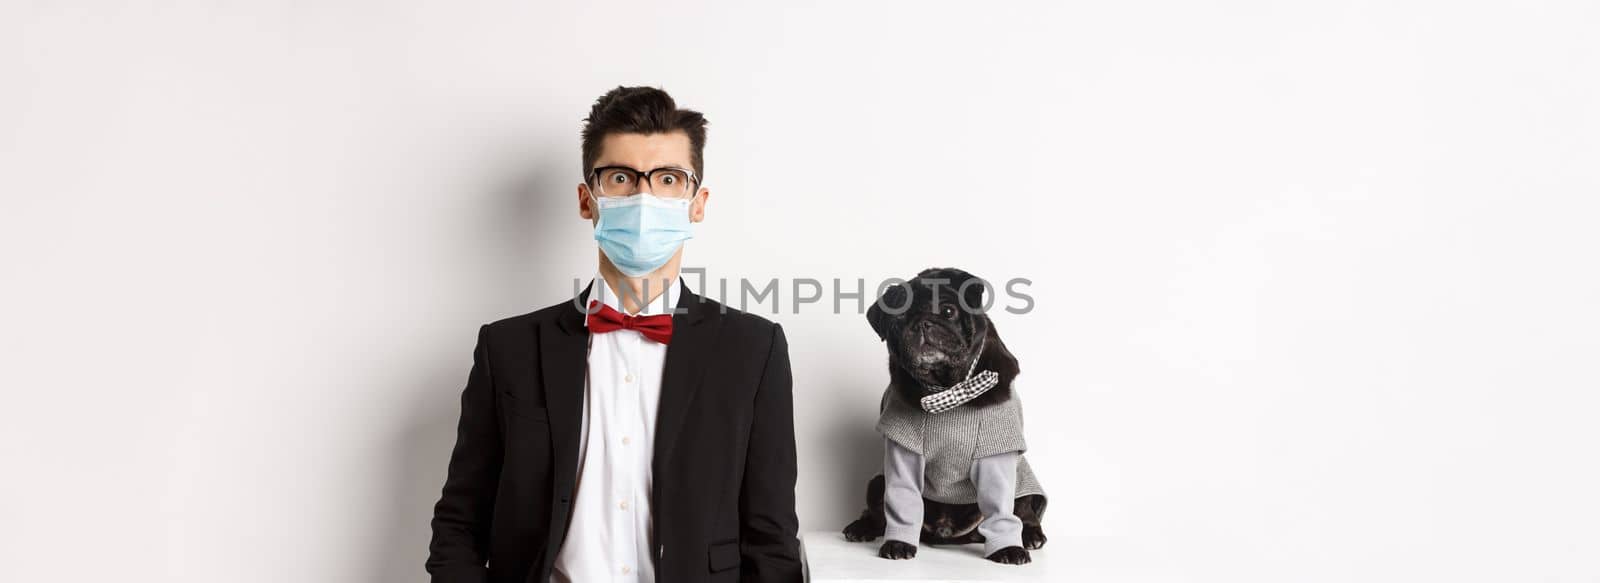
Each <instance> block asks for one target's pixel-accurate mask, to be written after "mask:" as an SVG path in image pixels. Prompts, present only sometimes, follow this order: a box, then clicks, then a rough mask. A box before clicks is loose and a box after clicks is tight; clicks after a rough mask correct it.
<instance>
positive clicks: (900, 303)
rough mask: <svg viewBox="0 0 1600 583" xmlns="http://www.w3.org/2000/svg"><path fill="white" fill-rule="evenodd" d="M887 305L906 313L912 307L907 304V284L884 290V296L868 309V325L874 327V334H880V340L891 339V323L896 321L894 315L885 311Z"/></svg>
mask: <svg viewBox="0 0 1600 583" xmlns="http://www.w3.org/2000/svg"><path fill="white" fill-rule="evenodd" d="M886 305H887V306H890V308H891V309H895V310H899V311H900V313H902V314H903V313H905V311H906V309H907V308H909V307H910V306H909V304H908V303H907V302H906V284H900V285H893V286H889V289H886V290H883V296H881V297H879V298H878V301H876V302H873V303H872V307H870V308H867V323H868V324H871V325H872V331H873V332H877V333H878V340H888V339H889V322H890V321H892V320H893V319H894V315H893V314H890V313H889V312H887V311H885V310H884V309H883V307H884V306H886Z"/></svg>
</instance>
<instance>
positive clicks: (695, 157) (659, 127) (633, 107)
mask: <svg viewBox="0 0 1600 583" xmlns="http://www.w3.org/2000/svg"><path fill="white" fill-rule="evenodd" d="M677 131H682V132H683V133H685V134H688V135H689V156H690V160H689V161H690V163H691V164H693V165H694V174H695V176H698V177H700V179H701V180H704V179H705V175H706V173H705V159H704V157H703V155H702V154H703V152H704V151H705V148H706V118H705V116H703V115H700V112H698V111H694V110H689V109H678V104H677V103H676V102H674V101H673V100H672V96H671V95H667V92H666V91H662V90H660V89H657V88H655V87H617V88H616V89H612V90H610V91H607V92H606V94H605V95H601V96H600V99H596V100H595V102H594V107H593V108H591V109H590V110H589V117H586V118H584V119H583V176H584V179H585V180H588V178H589V171H590V170H593V169H594V163H595V160H597V159H599V158H600V145H601V144H602V143H603V142H604V141H605V138H606V136H607V135H610V134H645V135H649V134H665V133H672V132H677ZM643 170H648V168H644V169H643ZM696 186H698V185H696Z"/></svg>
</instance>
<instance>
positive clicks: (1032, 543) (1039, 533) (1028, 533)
mask: <svg viewBox="0 0 1600 583" xmlns="http://www.w3.org/2000/svg"><path fill="white" fill-rule="evenodd" d="M1047 540H1050V539H1049V537H1046V536H1045V535H1044V529H1043V528H1039V527H1037V526H1024V527H1022V546H1023V547H1024V548H1026V549H1028V550H1030V551H1031V550H1036V549H1042V548H1044V542H1045V541H1047Z"/></svg>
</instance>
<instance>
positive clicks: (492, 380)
mask: <svg viewBox="0 0 1600 583" xmlns="http://www.w3.org/2000/svg"><path fill="white" fill-rule="evenodd" d="M705 124H706V122H705V118H704V117H702V116H701V114H699V113H697V112H694V111H689V110H684V109H678V108H677V106H676V104H675V103H674V102H673V100H672V98H671V97H670V96H668V95H667V94H666V93H665V92H663V91H661V90H659V89H653V88H648V87H618V88H617V89H615V90H612V91H611V92H609V93H607V94H605V95H604V96H602V97H600V99H599V100H598V101H596V102H595V105H594V108H593V109H592V110H591V111H590V112H589V117H588V119H586V120H585V126H584V129H583V171H584V177H585V178H584V182H583V183H582V184H579V185H578V199H577V202H578V215H579V216H581V217H583V218H584V219H585V220H588V221H590V222H591V223H592V224H593V226H594V229H595V239H596V240H597V241H598V242H599V252H598V257H599V266H598V275H597V277H595V278H594V280H592V281H591V282H590V284H589V286H588V287H587V288H585V289H584V290H583V291H582V292H581V293H580V294H579V296H578V297H577V298H574V299H573V300H572V301H564V302H561V303H559V304H557V305H554V306H550V307H547V308H544V309H541V310H538V311H535V312H531V313H528V314H523V315H520V316H515V317H511V318H506V319H503V320H499V321H496V322H492V323H489V324H485V325H483V326H481V327H479V329H478V339H477V347H476V349H475V350H474V352H473V364H472V369H471V372H470V373H469V375H468V377H467V383H466V388H465V389H464V390H463V391H462V393H461V420H460V423H459V424H458V427H457V433H456V443H455V448H454V450H453V452H452V453H451V455H450V466H449V473H448V476H447V477H446V478H445V483H444V488H443V491H442V494H441V496H440V497H439V501H438V503H437V504H436V505H435V506H434V516H433V521H432V526H433V540H432V542H431V543H430V545H429V556H428V560H427V565H426V566H427V570H428V572H429V573H430V574H431V575H432V580H433V581H434V582H435V583H466V582H485V581H490V582H505V583H513V582H514V583H524V582H528V581H532V582H537V583H544V582H546V581H552V582H557V583H566V582H573V581H575V582H580V583H590V582H593V581H615V582H630V583H631V582H650V581H664V582H670V583H679V582H693V581H760V582H782V583H791V582H799V581H800V580H801V567H800V560H799V541H798V540H797V539H796V538H795V534H796V530H797V529H798V521H797V520H796V517H795V513H794V484H795V450H794V419H793V401H792V395H791V388H790V373H789V356H788V344H787V342H786V341H785V339H784V334H783V329H782V328H781V327H779V326H778V325H777V324H775V323H772V322H769V321H767V320H765V319H763V318H761V317H759V316H755V315H752V314H747V313H744V312H740V311H738V310H733V309H730V308H725V307H723V306H722V305H721V304H718V303H717V302H713V301H711V300H708V299H705V298H702V297H700V296H699V295H697V294H695V293H693V292H691V291H690V290H689V289H688V287H687V286H686V285H684V284H683V283H682V282H681V281H680V280H679V277H678V268H679V265H680V263H681V261H682V259H683V242H684V240H686V239H688V238H689V236H690V226H691V223H695V222H700V221H702V220H703V219H704V217H705V206H706V200H707V199H708V198H710V196H711V191H710V190H709V189H707V188H706V187H705V186H703V185H701V177H702V176H704V172H703V160H702V152H703V150H704V147H705Z"/></svg>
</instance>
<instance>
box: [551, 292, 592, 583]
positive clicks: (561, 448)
mask: <svg viewBox="0 0 1600 583" xmlns="http://www.w3.org/2000/svg"><path fill="white" fill-rule="evenodd" d="M592 287H593V285H592V284H591V285H590V287H586V288H584V289H583V292H582V293H581V294H579V296H578V301H577V303H576V304H574V303H573V302H571V301H568V302H567V303H566V304H565V305H564V307H563V308H562V310H561V314H560V315H559V316H557V318H556V325H555V326H549V325H546V326H541V327H540V330H539V365H540V366H539V368H540V370H541V371H542V372H543V381H544V398H545V406H546V407H548V411H549V415H548V417H549V421H550V448H551V463H552V469H553V471H552V476H551V477H552V484H551V486H553V491H552V496H551V497H550V517H551V521H552V522H551V524H550V533H551V536H550V537H549V544H548V545H547V547H546V548H545V554H544V557H545V559H544V566H542V567H541V571H540V572H545V571H543V569H544V568H548V566H550V565H553V564H554V560H555V556H556V552H557V551H558V550H560V548H561V543H562V540H563V539H565V538H566V525H567V524H568V521H570V519H571V515H570V514H571V509H572V506H571V505H570V503H569V502H570V501H571V500H572V495H573V489H574V488H575V487H576V484H577V481H578V432H579V430H580V429H582V427H581V426H580V424H581V423H582V421H583V375H584V372H585V371H586V370H588V367H589V358H588V354H589V327H588V326H584V325H583V312H582V311H580V310H579V308H578V306H580V305H586V304H587V303H588V301H587V300H588V297H589V292H590V290H591V288H592Z"/></svg>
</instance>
